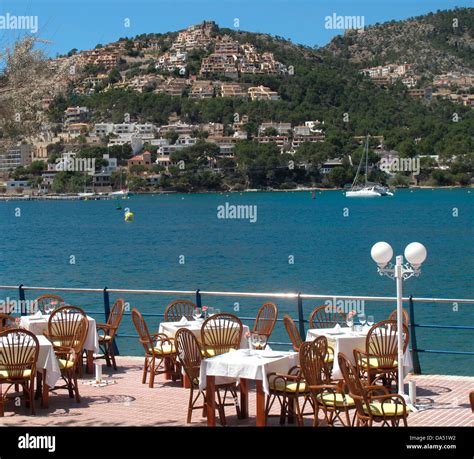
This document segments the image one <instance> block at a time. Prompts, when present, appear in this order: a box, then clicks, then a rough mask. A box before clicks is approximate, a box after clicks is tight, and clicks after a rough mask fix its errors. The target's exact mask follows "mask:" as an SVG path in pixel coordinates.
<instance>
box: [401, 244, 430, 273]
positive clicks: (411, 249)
mask: <svg viewBox="0 0 474 459" xmlns="http://www.w3.org/2000/svg"><path fill="white" fill-rule="evenodd" d="M426 255H427V252H426V248H425V246H424V245H423V244H420V243H419V242H412V243H411V244H408V245H407V246H406V248H405V258H406V259H407V261H408V262H409V263H410V264H411V265H412V266H413V267H414V268H415V269H417V268H419V267H420V266H421V264H422V263H423V262H424V261H425V260H426Z"/></svg>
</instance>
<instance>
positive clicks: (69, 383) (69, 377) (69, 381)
mask: <svg viewBox="0 0 474 459" xmlns="http://www.w3.org/2000/svg"><path fill="white" fill-rule="evenodd" d="M72 372H74V369H73V370H72ZM66 378H67V381H66V382H67V390H68V392H69V398H74V390H73V388H72V374H71V372H68V373H67V375H66Z"/></svg>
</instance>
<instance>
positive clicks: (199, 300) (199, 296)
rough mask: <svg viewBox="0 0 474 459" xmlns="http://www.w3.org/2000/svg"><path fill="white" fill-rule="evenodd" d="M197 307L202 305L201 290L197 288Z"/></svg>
mask: <svg viewBox="0 0 474 459" xmlns="http://www.w3.org/2000/svg"><path fill="white" fill-rule="evenodd" d="M196 307H198V308H201V307H202V300H201V290H200V289H197V290H196Z"/></svg>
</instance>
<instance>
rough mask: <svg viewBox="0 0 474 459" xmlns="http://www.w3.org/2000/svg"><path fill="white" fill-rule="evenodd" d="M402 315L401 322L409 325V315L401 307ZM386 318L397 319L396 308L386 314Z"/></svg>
mask: <svg viewBox="0 0 474 459" xmlns="http://www.w3.org/2000/svg"><path fill="white" fill-rule="evenodd" d="M402 315H403V323H404V324H405V325H406V326H407V327H408V325H410V315H409V314H408V312H407V311H406V309H402ZM388 320H395V321H396V320H397V310H396V309H395V310H393V311H392V312H391V313H390V315H389V316H388Z"/></svg>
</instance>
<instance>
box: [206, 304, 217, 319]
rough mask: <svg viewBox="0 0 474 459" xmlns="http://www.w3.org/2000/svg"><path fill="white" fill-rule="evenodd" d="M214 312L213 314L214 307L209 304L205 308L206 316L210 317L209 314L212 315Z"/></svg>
mask: <svg viewBox="0 0 474 459" xmlns="http://www.w3.org/2000/svg"><path fill="white" fill-rule="evenodd" d="M214 314H215V313H214V308H213V307H212V306H209V307H208V308H207V316H208V317H211V316H213V315H214Z"/></svg>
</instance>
